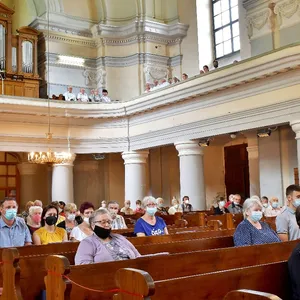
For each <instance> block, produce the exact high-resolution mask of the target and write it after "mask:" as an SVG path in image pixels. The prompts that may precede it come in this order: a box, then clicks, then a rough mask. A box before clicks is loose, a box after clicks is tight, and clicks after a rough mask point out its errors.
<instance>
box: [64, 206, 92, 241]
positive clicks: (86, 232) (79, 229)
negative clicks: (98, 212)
mask: <svg viewBox="0 0 300 300" xmlns="http://www.w3.org/2000/svg"><path fill="white" fill-rule="evenodd" d="M94 210H95V208H94V205H93V204H92V203H90V202H83V203H82V204H81V205H80V208H79V211H80V215H81V217H82V219H83V222H82V223H81V224H80V225H78V226H76V227H74V228H73V229H72V231H71V233H70V240H71V241H73V242H77V241H78V242H81V241H82V240H83V239H85V238H86V237H88V236H90V235H92V234H93V230H92V229H91V226H90V216H91V215H92V213H93V212H94Z"/></svg>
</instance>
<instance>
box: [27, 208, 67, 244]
mask: <svg viewBox="0 0 300 300" xmlns="http://www.w3.org/2000/svg"><path fill="white" fill-rule="evenodd" d="M57 218H58V208H57V206H55V205H52V204H50V205H48V206H46V207H44V209H43V212H42V217H41V226H42V227H41V228H40V229H38V230H37V231H35V232H34V234H33V236H32V239H33V243H34V244H35V245H46V244H51V243H62V242H67V241H68V236H67V232H66V231H65V230H64V229H63V228H59V227H57V226H56V225H55V224H56V222H57Z"/></svg>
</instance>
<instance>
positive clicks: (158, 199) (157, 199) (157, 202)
mask: <svg viewBox="0 0 300 300" xmlns="http://www.w3.org/2000/svg"><path fill="white" fill-rule="evenodd" d="M160 201H162V202H164V199H163V198H161V197H158V198H156V204H159V202H160Z"/></svg>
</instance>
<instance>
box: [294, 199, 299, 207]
mask: <svg viewBox="0 0 300 300" xmlns="http://www.w3.org/2000/svg"><path fill="white" fill-rule="evenodd" d="M293 205H294V206H295V207H298V206H300V199H296V200H294V202H293Z"/></svg>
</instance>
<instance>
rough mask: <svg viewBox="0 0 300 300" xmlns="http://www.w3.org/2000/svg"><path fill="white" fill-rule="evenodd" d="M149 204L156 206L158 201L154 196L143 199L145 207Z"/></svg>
mask: <svg viewBox="0 0 300 300" xmlns="http://www.w3.org/2000/svg"><path fill="white" fill-rule="evenodd" d="M148 203H155V204H156V200H155V198H154V197H152V196H146V197H145V198H144V199H143V206H144V207H146V206H147V205H148Z"/></svg>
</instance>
